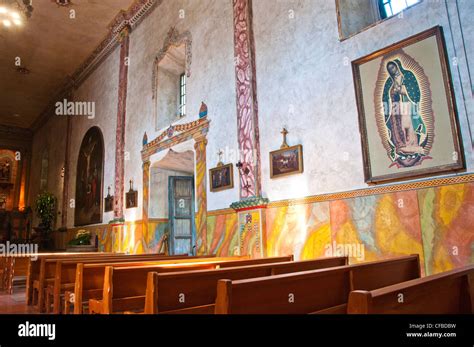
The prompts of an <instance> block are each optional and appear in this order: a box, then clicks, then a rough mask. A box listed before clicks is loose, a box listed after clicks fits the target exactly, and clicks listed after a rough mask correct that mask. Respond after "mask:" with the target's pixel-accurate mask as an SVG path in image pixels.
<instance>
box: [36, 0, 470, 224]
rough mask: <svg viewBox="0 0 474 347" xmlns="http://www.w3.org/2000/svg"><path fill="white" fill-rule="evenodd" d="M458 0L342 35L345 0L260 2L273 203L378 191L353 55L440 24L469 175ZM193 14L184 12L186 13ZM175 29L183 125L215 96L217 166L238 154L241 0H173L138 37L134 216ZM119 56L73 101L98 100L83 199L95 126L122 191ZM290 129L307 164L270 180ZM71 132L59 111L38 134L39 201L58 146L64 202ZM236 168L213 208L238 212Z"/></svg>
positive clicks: (259, 60) (132, 73) (131, 130)
mask: <svg viewBox="0 0 474 347" xmlns="http://www.w3.org/2000/svg"><path fill="white" fill-rule="evenodd" d="M457 3H458V6H459V10H460V11H459V13H460V17H459V16H458V8H457V7H456V2H454V1H448V5H447V6H446V5H445V4H444V2H442V1H441V2H438V1H423V3H421V4H419V5H417V6H414V7H413V8H411V9H409V10H408V11H406V12H405V13H404V16H403V18H399V17H393V18H390V19H388V20H386V21H384V22H382V23H380V24H378V25H376V26H374V27H372V28H370V29H368V30H366V31H363V32H361V33H359V34H357V35H355V36H354V37H351V38H350V39H348V40H345V41H343V42H340V41H339V35H338V26H337V16H336V5H335V1H329V0H279V1H275V0H255V1H253V11H254V18H253V22H254V31H255V41H256V69H257V89H258V103H259V126H260V144H261V157H262V187H263V195H264V196H265V197H268V198H270V200H273V201H274V200H281V199H290V198H297V197H304V196H309V195H316V194H322V193H328V192H338V191H346V190H353V189H358V188H365V187H367V185H366V184H365V183H364V177H363V164H362V152H361V144H360V135H359V124H358V114H357V107H356V100H355V93H354V86H353V80H352V70H351V66H350V62H351V61H352V60H354V59H357V58H359V57H361V56H364V55H366V54H369V53H371V52H373V51H375V50H378V49H380V48H383V47H385V46H387V45H390V44H392V43H394V42H397V41H400V40H403V39H405V38H406V37H408V36H411V35H414V34H416V33H419V32H421V31H423V30H426V29H428V28H431V27H433V26H435V25H442V26H443V28H444V32H445V36H446V43H447V47H448V55H449V59H450V62H452V61H454V60H453V58H454V57H455V56H456V57H457V60H456V61H457V62H458V65H457V66H453V65H452V66H451V71H452V75H453V83H454V86H455V94H456V102H457V105H458V111H459V119H460V123H461V130H462V136H463V140H464V147H465V151H466V159H467V164H468V171H469V172H472V171H473V168H474V161H473V158H472V138H471V134H470V131H469V124H470V126H471V132H472V131H473V130H474V128H473V126H474V115H473V104H472V100H471V99H472V97H471V96H472V91H471V88H472V81H471V80H470V79H469V74H468V68H467V65H466V61H467V60H469V61H470V62H472V61H473V60H474V57H473V47H472V44H470V43H467V44H466V46H464V44H463V39H462V35H461V31H460V27H459V25H460V24H459V23H462V25H463V31H464V38H465V39H466V37H468V33H471V32H472V24H471V21H470V17H471V16H472V14H473V13H474V8H473V5H472V2H470V1H469V0H459V1H458V2H457ZM180 10H183V11H180ZM447 10H448V11H449V19H450V20H449V21H448V14H447V13H448V12H447ZM182 14H184V18H180V15H182ZM459 18H460V19H461V21H459ZM171 27H175V28H176V29H177V30H178V31H179V33H183V32H185V31H189V32H190V33H191V36H192V64H191V76H190V77H189V78H188V80H187V116H186V117H185V118H183V119H181V120H180V121H179V123H186V122H190V121H192V120H195V119H197V118H198V112H199V107H200V104H201V102H202V101H204V102H205V103H206V104H207V105H208V108H209V115H208V118H209V119H210V120H211V124H210V130H209V134H208V145H207V168H208V169H210V168H212V167H215V166H216V164H217V162H218V155H217V152H218V151H219V150H223V151H224V162H226V163H227V162H233V163H234V164H235V163H236V162H237V161H238V155H237V149H238V144H237V119H236V117H237V116H236V100H235V98H236V92H235V66H234V39H233V12H232V1H231V0H199V1H196V0H172V1H167V0H165V1H163V3H162V4H161V5H159V6H158V7H157V8H156V9H155V10H154V11H153V12H152V13H151V14H150V15H149V16H147V17H146V18H145V19H144V20H143V21H142V22H141V23H140V24H139V25H138V27H136V28H135V29H134V30H133V31H132V32H131V34H130V55H129V57H130V64H129V75H128V94H127V115H126V134H125V151H126V155H125V158H126V161H125V177H124V179H125V190H127V188H128V184H127V182H128V181H129V180H130V179H133V180H134V187H135V188H136V189H137V190H138V192H139V196H138V208H136V209H131V210H125V217H126V219H127V220H139V219H140V218H141V217H142V216H141V209H142V175H143V174H142V160H141V156H140V151H141V149H142V138H143V134H144V132H145V131H146V132H147V135H148V139H149V140H152V139H154V138H155V137H156V136H158V135H159V134H160V133H161V132H162V131H163V130H164V129H165V128H166V127H164V128H163V129H156V128H155V124H156V120H155V119H154V110H153V107H154V102H153V100H152V71H153V62H154V58H155V56H156V55H157V54H158V52H159V51H160V49H161V48H162V47H163V44H164V41H165V38H166V35H167V33H168V31H169V30H170V28H171ZM468 41H469V40H465V42H468ZM119 51H120V48H119V47H118V48H116V49H115V50H114V51H113V52H112V53H111V54H110V55H109V56H108V57H107V58H106V59H105V60H104V61H103V62H102V63H101V64H100V66H98V67H97V69H96V70H95V71H94V72H93V73H92V74H91V75H90V76H89V77H88V78H87V79H86V80H85V81H84V82H83V83H82V84H81V85H80V86H79V87H78V89H77V90H76V91H75V92H74V100H77V101H94V102H96V117H95V119H92V120H91V119H87V118H86V117H80V116H79V117H75V118H74V119H72V133H71V146H70V167H69V174H70V182H69V192H68V193H69V197H70V198H71V199H72V198H74V196H75V183H76V166H77V156H78V152H79V147H80V144H81V141H82V139H83V136H84V135H85V133H86V131H87V130H88V129H89V128H90V127H92V126H98V127H99V128H100V129H101V131H102V133H103V135H104V141H105V172H104V187H103V191H104V196H105V195H106V193H107V187H108V186H111V188H112V189H111V193H112V194H113V191H114V189H113V187H114V175H115V141H116V140H115V138H116V117H117V93H118V72H119ZM464 52H466V53H467V54H468V56H467V60H466V57H465V55H464ZM471 72H472V70H471ZM468 119H469V122H468ZM284 126H285V127H287V129H288V130H289V131H290V134H289V135H288V142H289V144H290V145H293V144H303V147H304V163H305V171H304V173H303V174H301V175H295V176H289V177H286V178H284V179H275V180H271V179H270V173H269V165H268V164H269V163H268V153H269V152H270V151H272V150H275V149H277V148H279V146H280V144H281V135H280V131H281V129H282V127H284ZM65 134H66V119H65V117H52V118H51V119H50V120H49V121H48V123H47V124H46V125H45V126H43V127H42V128H41V129H40V130H39V131H38V132H37V133H36V134H35V138H34V143H33V159H32V169H31V189H30V203H31V201H32V199H33V197H35V196H36V194H37V192H38V188H39V176H38V173H39V172H40V156H41V152H42V149H43V148H44V147H45V146H49V147H48V148H50V151H51V152H50V167H49V170H50V187H49V189H50V190H51V191H52V192H53V193H54V194H56V195H57V196H58V197H60V198H61V197H62V180H60V179H59V175H60V169H61V168H62V166H63V163H64V147H65ZM234 175H235V177H234V181H235V182H236V184H235V188H234V189H232V190H226V191H222V192H218V193H211V192H210V191H209V186H208V187H207V188H208V194H207V199H208V204H207V207H208V210H216V209H222V208H227V207H228V206H229V205H230V204H231V203H232V202H234V201H237V200H238V199H239V193H238V190H239V187H238V181H239V180H238V172H237V170H234ZM155 212H156V211H155ZM112 218H113V213H112V212H110V213H105V214H104V217H103V222H104V223H107V222H108V221H109V220H110V219H112ZM73 224H74V211H72V210H69V212H68V227H72V226H73Z"/></svg>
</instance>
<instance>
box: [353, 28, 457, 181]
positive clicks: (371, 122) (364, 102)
mask: <svg viewBox="0 0 474 347" xmlns="http://www.w3.org/2000/svg"><path fill="white" fill-rule="evenodd" d="M352 70H353V75H354V84H355V91H356V99H357V107H358V112H359V127H360V133H361V136H362V153H363V159H364V173H365V181H366V182H367V183H369V184H378V183H384V182H389V181H396V180H403V179H410V178H415V177H426V176H431V175H437V174H443V173H448V172H453V171H459V170H463V169H464V168H465V161H464V151H463V147H462V140H461V136H460V133H459V123H458V118H457V111H456V104H455V99H454V94H453V87H452V82H451V75H450V70H449V65H448V60H447V55H446V47H445V42H444V37H443V30H442V28H441V27H439V26H438V27H434V28H432V29H429V30H427V31H424V32H422V33H420V34H418V35H415V36H412V37H410V38H408V39H406V40H404V41H401V42H398V43H396V44H393V45H391V46H389V47H386V48H384V49H382V50H379V51H377V52H374V53H372V54H370V55H368V56H365V57H363V58H360V59H357V60H355V61H353V62H352Z"/></svg>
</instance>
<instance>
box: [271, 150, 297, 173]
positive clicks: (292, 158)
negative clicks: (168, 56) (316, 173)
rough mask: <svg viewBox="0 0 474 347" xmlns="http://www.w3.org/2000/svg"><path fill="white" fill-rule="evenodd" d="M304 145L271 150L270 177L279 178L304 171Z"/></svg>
mask: <svg viewBox="0 0 474 347" xmlns="http://www.w3.org/2000/svg"><path fill="white" fill-rule="evenodd" d="M303 170H304V168H303V146H302V145H296V146H292V147H285V148H281V149H278V150H276V151H273V152H270V177H271V178H279V177H285V176H289V175H294V174H299V173H302V172H303Z"/></svg>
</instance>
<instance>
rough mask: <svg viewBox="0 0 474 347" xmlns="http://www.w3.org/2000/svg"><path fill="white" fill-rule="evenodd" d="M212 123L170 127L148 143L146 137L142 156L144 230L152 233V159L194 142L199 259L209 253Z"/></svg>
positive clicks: (200, 120) (204, 121) (208, 121)
mask: <svg viewBox="0 0 474 347" xmlns="http://www.w3.org/2000/svg"><path fill="white" fill-rule="evenodd" d="M209 125H210V120H208V119H207V118H206V117H205V118H201V119H199V120H196V121H193V122H190V123H185V124H177V125H172V126H170V127H169V128H168V129H167V130H165V131H163V132H162V133H161V134H160V135H159V136H158V137H157V138H155V139H154V140H153V141H151V142H147V141H146V140H145V139H146V136H144V144H143V149H142V152H141V155H142V161H143V166H142V167H143V194H142V197H143V204H142V213H143V214H142V220H143V228H144V229H143V230H144V231H145V230H147V229H148V219H149V216H148V207H149V202H150V194H149V193H150V166H151V162H150V157H151V156H152V155H154V154H156V153H158V152H161V151H163V150H165V149H169V148H171V147H173V146H175V145H177V144H179V143H182V142H186V141H189V140H192V139H194V149H195V153H196V154H195V182H196V183H195V184H196V187H195V188H196V189H195V194H196V202H197V203H196V205H197V207H198V211H197V212H196V249H197V254H198V255H204V254H206V253H207V180H206V171H207V163H206V157H207V156H206V147H207V133H208V131H209Z"/></svg>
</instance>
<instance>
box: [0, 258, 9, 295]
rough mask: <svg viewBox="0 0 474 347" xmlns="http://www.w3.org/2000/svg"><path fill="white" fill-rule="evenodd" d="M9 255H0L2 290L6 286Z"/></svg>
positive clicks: (0, 287) (0, 285) (0, 288)
mask: <svg viewBox="0 0 474 347" xmlns="http://www.w3.org/2000/svg"><path fill="white" fill-rule="evenodd" d="M7 260H8V257H5V256H0V290H3V289H5V288H6V280H7V277H6V276H7Z"/></svg>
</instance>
